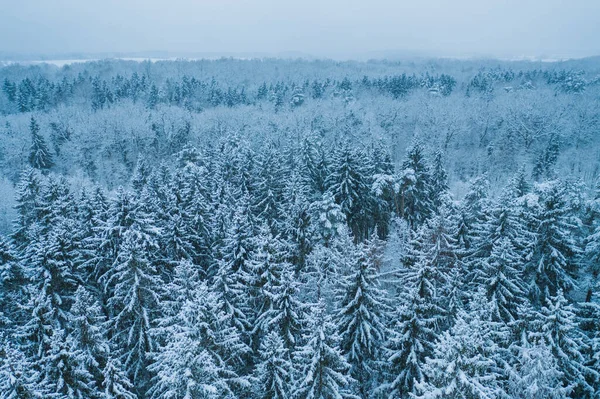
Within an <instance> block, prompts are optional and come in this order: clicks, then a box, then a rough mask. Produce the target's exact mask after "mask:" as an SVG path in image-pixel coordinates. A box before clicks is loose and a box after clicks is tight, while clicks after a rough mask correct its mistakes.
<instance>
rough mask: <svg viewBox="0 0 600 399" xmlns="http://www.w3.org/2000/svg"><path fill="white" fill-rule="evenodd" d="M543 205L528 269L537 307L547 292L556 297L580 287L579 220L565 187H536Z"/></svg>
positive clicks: (538, 218) (528, 278)
mask: <svg viewBox="0 0 600 399" xmlns="http://www.w3.org/2000/svg"><path fill="white" fill-rule="evenodd" d="M537 192H538V193H539V196H540V204H539V208H538V213H537V215H535V216H536V224H537V226H536V232H537V234H536V238H535V247H534V251H533V255H532V257H531V259H530V261H529V262H528V263H527V266H526V274H525V275H526V282H527V283H528V285H529V287H528V289H529V295H530V297H531V298H532V300H533V301H534V303H538V304H543V303H544V298H545V295H546V291H548V293H549V294H550V295H553V296H554V295H556V294H557V292H558V290H559V289H562V290H563V291H564V292H569V291H570V290H572V289H573V288H575V287H576V286H577V282H576V276H577V273H578V269H579V264H578V259H577V258H578V256H579V254H580V252H581V249H580V248H579V246H578V243H577V241H576V239H575V235H574V230H576V228H577V226H576V223H578V221H577V220H574V218H573V217H572V216H571V214H570V213H569V206H568V204H567V202H566V198H565V197H566V192H565V186H564V185H563V184H562V183H560V182H557V181H555V182H549V183H546V184H543V185H539V186H538V187H537Z"/></svg>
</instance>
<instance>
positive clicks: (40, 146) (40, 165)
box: [29, 116, 54, 171]
mask: <svg viewBox="0 0 600 399" xmlns="http://www.w3.org/2000/svg"><path fill="white" fill-rule="evenodd" d="M29 133H30V134H31V147H30V149H29V164H30V165H31V166H32V167H33V168H35V169H40V170H43V171H45V170H48V169H50V168H51V167H52V166H54V161H53V159H52V154H51V153H50V150H49V149H48V146H47V145H46V140H44V137H43V136H42V135H41V134H40V125H39V124H38V123H37V121H36V120H35V119H34V118H33V116H32V117H31V120H30V122H29Z"/></svg>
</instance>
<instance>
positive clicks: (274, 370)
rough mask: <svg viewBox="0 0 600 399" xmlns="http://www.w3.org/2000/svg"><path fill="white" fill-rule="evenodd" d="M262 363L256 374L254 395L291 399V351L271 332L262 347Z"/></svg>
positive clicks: (259, 364) (258, 365)
mask: <svg viewBox="0 0 600 399" xmlns="http://www.w3.org/2000/svg"><path fill="white" fill-rule="evenodd" d="M259 355H260V362H259V363H258V364H257V366H256V370H255V372H254V375H255V378H256V382H255V385H254V395H255V397H257V398H264V399H287V398H289V397H291V393H292V387H293V379H292V377H293V376H292V372H293V368H292V363H291V361H290V359H289V351H288V349H287V348H286V347H285V346H284V343H283V340H282V339H281V337H280V336H279V335H278V334H277V333H276V332H275V331H271V332H270V333H269V334H267V336H266V337H265V339H264V340H263V342H262V343H261V345H260V351H259Z"/></svg>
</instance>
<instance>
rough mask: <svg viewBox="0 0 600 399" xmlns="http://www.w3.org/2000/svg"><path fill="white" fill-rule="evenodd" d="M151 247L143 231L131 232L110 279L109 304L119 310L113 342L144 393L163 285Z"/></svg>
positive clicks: (114, 326)
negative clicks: (110, 294) (151, 331)
mask: <svg viewBox="0 0 600 399" xmlns="http://www.w3.org/2000/svg"><path fill="white" fill-rule="evenodd" d="M148 249H150V248H149V247H148V245H147V243H146V242H145V241H144V239H143V233H142V232H140V231H139V230H133V231H129V232H127V234H126V235H125V237H124V238H123V242H122V244H121V246H120V248H119V254H118V257H117V260H116V262H115V265H114V270H113V271H111V275H110V276H107V280H106V281H107V285H108V286H109V287H111V292H113V295H112V296H111V298H110V299H109V305H110V306H111V307H112V308H113V309H115V314H114V317H113V319H112V332H113V336H112V342H113V345H114V346H115V347H118V348H119V349H120V350H121V352H120V354H121V358H122V360H123V365H124V366H125V368H126V370H127V371H128V373H129V375H130V376H131V378H132V380H133V382H134V383H135V384H136V388H137V389H138V390H140V392H143V391H144V389H145V387H146V384H147V383H148V370H147V365H148V363H149V359H148V355H149V353H151V352H152V351H153V350H154V346H155V345H154V340H153V338H152V336H151V334H150V329H151V327H152V324H153V322H154V320H155V318H156V317H157V312H158V310H159V309H158V303H159V302H160V293H161V292H160V291H161V286H162V282H161V280H160V278H159V275H158V271H157V269H156V267H155V266H154V265H153V264H152V262H150V260H149V259H148V255H147V251H148Z"/></svg>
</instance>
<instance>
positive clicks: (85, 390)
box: [41, 330, 99, 399]
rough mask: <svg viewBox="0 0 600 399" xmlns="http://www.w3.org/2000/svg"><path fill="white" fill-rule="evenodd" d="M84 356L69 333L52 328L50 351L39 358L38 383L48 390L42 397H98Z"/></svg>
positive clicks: (61, 398)
mask: <svg viewBox="0 0 600 399" xmlns="http://www.w3.org/2000/svg"><path fill="white" fill-rule="evenodd" d="M83 357H84V356H83V354H82V351H81V350H80V349H78V348H77V347H76V345H75V342H74V341H73V339H72V337H71V336H68V335H65V333H64V332H63V331H62V330H58V331H55V334H54V335H53V336H52V342H51V345H50V351H49V352H48V354H47V356H46V357H44V358H43V359H42V363H43V367H42V370H43V379H42V381H41V385H42V386H44V387H45V388H46V389H47V390H48V392H47V393H46V394H45V395H44V396H45V397H48V398H60V399H63V398H65V399H66V398H69V399H83V398H95V397H98V396H99V392H98V390H97V388H96V386H95V383H94V378H93V376H92V375H91V374H90V373H89V371H88V370H87V369H86V367H85V366H84V364H83Z"/></svg>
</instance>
